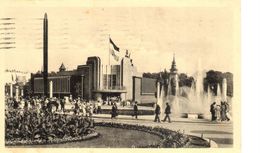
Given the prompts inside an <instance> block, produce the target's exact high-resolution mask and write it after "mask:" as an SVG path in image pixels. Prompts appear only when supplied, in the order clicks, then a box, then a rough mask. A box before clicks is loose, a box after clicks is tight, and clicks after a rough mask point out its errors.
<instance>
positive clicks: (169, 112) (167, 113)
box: [163, 103, 171, 123]
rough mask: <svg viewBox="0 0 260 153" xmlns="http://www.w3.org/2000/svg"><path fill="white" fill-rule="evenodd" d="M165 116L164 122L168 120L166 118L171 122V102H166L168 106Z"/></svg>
mask: <svg viewBox="0 0 260 153" xmlns="http://www.w3.org/2000/svg"><path fill="white" fill-rule="evenodd" d="M164 113H165V117H164V120H163V122H165V121H166V119H168V122H169V123H171V119H170V116H169V114H171V107H170V105H169V103H166V108H165V112H164Z"/></svg>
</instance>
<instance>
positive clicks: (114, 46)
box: [109, 38, 119, 52]
mask: <svg viewBox="0 0 260 153" xmlns="http://www.w3.org/2000/svg"><path fill="white" fill-rule="evenodd" d="M109 42H110V44H112V46H113V48H114V50H116V51H118V52H119V48H118V47H117V46H116V45H115V43H114V42H113V41H112V39H111V38H109Z"/></svg>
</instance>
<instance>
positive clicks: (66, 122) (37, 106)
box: [5, 98, 94, 141]
mask: <svg viewBox="0 0 260 153" xmlns="http://www.w3.org/2000/svg"><path fill="white" fill-rule="evenodd" d="M52 104H53V105H54V106H55V107H56V104H54V103H53V102H52V101H48V103H45V101H44V100H43V99H37V98H32V99H25V100H24V99H21V100H20V101H16V100H15V99H7V107H6V110H5V133H6V135H5V138H6V140H11V141H12V140H16V141H34V140H43V141H48V140H52V139H57V138H59V139H63V138H66V137H78V136H84V135H87V134H89V133H91V131H92V130H91V128H92V127H93V126H94V123H93V119H91V118H90V117H87V116H83V115H81V116H78V115H75V114H74V115H66V114H59V113H57V112H55V111H56V110H55V111H53V109H52V108H51V107H50V106H51V105H52ZM55 107H54V108H55ZM55 109H56V108H55ZM61 109H62V107H61ZM63 109H64V108H63Z"/></svg>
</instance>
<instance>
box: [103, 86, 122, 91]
mask: <svg viewBox="0 0 260 153" xmlns="http://www.w3.org/2000/svg"><path fill="white" fill-rule="evenodd" d="M103 89H104V90H126V87H125V86H104V87H103Z"/></svg>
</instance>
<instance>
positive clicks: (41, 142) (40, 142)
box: [5, 131, 100, 146]
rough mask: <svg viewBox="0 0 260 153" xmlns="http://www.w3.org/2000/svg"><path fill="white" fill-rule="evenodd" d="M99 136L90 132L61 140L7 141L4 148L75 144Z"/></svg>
mask: <svg viewBox="0 0 260 153" xmlns="http://www.w3.org/2000/svg"><path fill="white" fill-rule="evenodd" d="M99 136H100V135H99V133H97V132H95V131H92V133H90V134H88V135H84V136H79V137H66V138H62V139H53V140H46V141H45V140H41V139H38V140H33V141H32V140H29V141H28V140H26V141H25V140H9V141H5V145H6V146H19V145H46V144H60V143H68V142H75V141H84V140H90V139H94V138H98V137H99Z"/></svg>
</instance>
